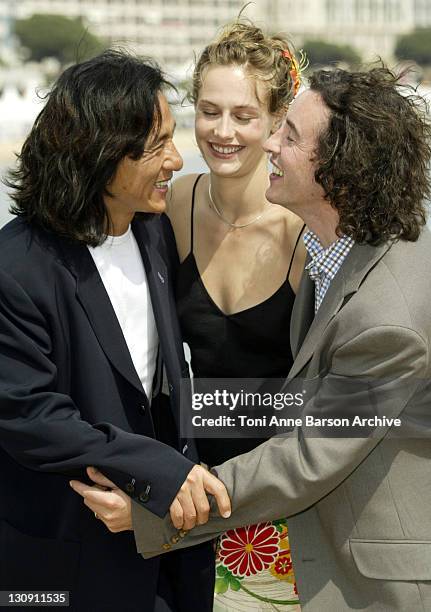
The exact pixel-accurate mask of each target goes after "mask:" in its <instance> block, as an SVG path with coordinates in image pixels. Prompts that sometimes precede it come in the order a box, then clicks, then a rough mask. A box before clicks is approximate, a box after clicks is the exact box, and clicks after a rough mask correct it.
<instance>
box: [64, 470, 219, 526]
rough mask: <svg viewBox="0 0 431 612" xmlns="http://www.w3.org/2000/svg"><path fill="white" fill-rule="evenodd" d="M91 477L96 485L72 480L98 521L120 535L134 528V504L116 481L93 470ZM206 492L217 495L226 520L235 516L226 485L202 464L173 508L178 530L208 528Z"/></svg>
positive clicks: (74, 487)
mask: <svg viewBox="0 0 431 612" xmlns="http://www.w3.org/2000/svg"><path fill="white" fill-rule="evenodd" d="M87 474H88V476H89V477H90V478H91V480H92V481H93V482H95V483H96V484H95V485H94V486H90V485H86V484H84V483H83V482H79V481H78V480H71V481H70V486H71V487H72V489H73V490H74V491H76V493H79V495H81V497H83V499H84V504H85V505H86V506H87V507H88V508H90V510H92V511H93V512H94V514H95V515H96V516H97V518H98V519H100V520H101V521H103V522H104V523H105V525H106V526H107V528H108V529H109V531H112V532H113V533H118V532H120V531H126V530H130V529H133V525H132V503H131V500H130V497H129V496H128V495H126V494H125V493H123V491H122V490H121V489H119V488H118V487H117V486H116V485H115V484H114V483H113V482H111V481H110V480H109V479H108V478H106V476H104V475H103V474H102V473H101V472H99V470H96V469H95V468H93V467H89V468H87ZM206 493H211V494H212V495H214V497H215V499H216V502H217V507H218V510H219V512H220V514H221V516H223V517H224V518H228V517H229V516H230V515H231V505H230V499H229V495H228V493H227V491H226V487H225V486H224V484H223V483H222V482H221V480H219V479H218V478H216V477H215V476H213V474H211V473H210V472H208V470H206V469H205V468H203V467H202V466H200V465H195V466H194V467H193V468H192V469H191V470H190V472H189V474H188V476H187V478H186V480H185V481H184V483H183V484H182V485H181V488H180V490H179V491H178V493H177V495H176V497H175V499H174V501H173V502H172V504H171V507H170V516H171V520H172V522H173V524H174V526H175V527H176V528H177V529H187V530H189V529H193V527H195V525H204V524H205V523H206V522H207V521H208V518H209V511H210V505H209V502H208V498H207V495H206Z"/></svg>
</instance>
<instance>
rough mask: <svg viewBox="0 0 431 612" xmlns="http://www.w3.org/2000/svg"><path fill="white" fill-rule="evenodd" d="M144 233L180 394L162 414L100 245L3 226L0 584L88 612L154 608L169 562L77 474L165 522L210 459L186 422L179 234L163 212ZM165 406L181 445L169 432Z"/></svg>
mask: <svg viewBox="0 0 431 612" xmlns="http://www.w3.org/2000/svg"><path fill="white" fill-rule="evenodd" d="M132 229H133V233H134V235H135V237H136V240H137V243H138V245H139V248H140V251H141V255H142V260H143V263H144V266H145V270H146V273H147V278H148V284H149V289H150V294H151V301H152V305H153V310H154V315H155V320H156V324H157V330H158V334H159V338H160V350H161V355H162V358H163V362H164V364H165V368H166V372H167V378H168V382H169V388H170V401H169V402H168V401H165V402H162V403H159V402H158V401H157V398H156V399H155V401H154V402H153V406H152V409H151V410H150V407H149V402H148V398H147V397H146V395H145V392H144V390H143V388H142V385H141V382H140V380H139V377H138V375H137V373H136V370H135V368H134V366H133V363H132V360H131V357H130V353H129V351H128V348H127V345H126V343H125V340H124V337H123V334H122V331H121V328H120V326H119V324H118V321H117V318H116V316H115V313H114V310H113V308H112V305H111V302H110V300H109V297H108V295H107V293H106V290H105V288H104V285H103V283H102V281H101V278H100V275H99V273H98V271H97V269H96V267H95V265H94V262H93V260H92V257H91V255H90V253H89V251H88V249H87V247H86V246H85V245H82V244H79V243H72V242H68V241H66V240H65V239H62V238H60V237H58V236H56V235H54V234H51V233H49V232H46V231H43V230H41V229H37V228H36V227H34V226H32V225H30V224H28V223H27V222H26V221H24V220H21V219H15V220H13V221H12V222H11V223H9V224H8V225H7V226H6V227H4V228H3V229H2V230H1V231H0V589H2V590H4V589H9V588H20V589H26V590H29V589H36V588H37V589H39V590H40V589H44V588H47V589H68V590H70V591H71V603H72V604H73V609H76V610H79V611H81V610H87V609H88V610H111V609H112V610H114V609H116V610H120V609H122V610H135V609H136V610H152V609H153V604H152V601H153V599H154V594H155V588H156V583H157V579H158V572H159V560H158V559H156V560H151V561H145V560H143V559H142V558H141V557H140V556H139V555H138V554H137V552H136V547H135V544H134V539H133V535H132V532H124V533H121V534H112V533H110V532H108V530H107V529H106V527H105V526H104V525H103V523H102V522H101V521H97V520H96V519H95V518H94V516H93V514H92V513H90V511H89V510H88V508H86V507H85V506H84V504H83V503H82V499H81V497H80V496H78V495H77V494H76V493H74V492H73V491H72V489H71V488H70V487H69V484H68V481H69V479H70V478H71V477H76V478H81V479H83V478H84V477H85V467H86V466H88V465H94V466H97V467H98V468H99V469H100V470H101V471H103V472H104V473H105V474H106V475H107V476H109V477H110V478H111V479H112V480H113V481H115V483H116V484H117V485H118V486H119V487H120V488H121V489H123V490H124V491H126V492H127V493H128V494H129V495H130V496H131V497H132V498H133V499H134V500H135V501H137V502H138V503H140V504H142V505H144V506H145V507H146V508H148V510H150V511H151V512H153V513H154V514H156V515H158V516H160V517H162V516H164V515H165V514H166V513H167V512H168V510H169V506H170V504H171V502H172V500H173V498H174V496H175V494H176V492H177V490H178V489H179V487H180V486H181V484H182V483H183V481H184V480H185V479H186V476H187V474H188V472H189V471H190V469H191V468H192V467H193V462H195V461H197V455H196V451H195V447H194V445H193V442H192V441H190V440H181V439H180V438H179V436H178V434H177V431H178V430H177V429H176V428H175V424H178V422H179V399H180V397H179V385H180V379H181V378H182V377H185V376H187V375H188V370H187V365H186V363H185V360H184V356H183V350H182V341H181V336H180V331H179V327H178V321H177V318H176V313H175V303H174V299H173V291H172V278H173V267H174V266H175V264H176V257H177V256H176V251H175V243H174V239H173V236H172V230H171V228H170V225H169V222H168V220H167V218H166V217H164V216H162V217H159V216H156V215H154V216H153V215H145V216H143V217H141V218H136V219H135V220H134V221H133V223H132ZM157 410H159V414H157V420H158V422H159V423H161V424H162V429H163V423H166V430H168V429H169V433H168V435H167V436H166V439H169V440H170V442H171V443H173V444H174V445H175V446H176V447H177V450H175V449H174V448H172V447H171V446H169V445H168V444H164V443H162V442H161V441H159V440H157V439H156V434H155V426H154V419H153V416H154V415H152V411H153V412H154V411H155V412H157ZM160 411H163V412H160ZM202 559H203V558H202V552H201V553H200V560H199V563H202ZM206 559H207V561H208V564H210V562H211V552H210V548H208V556H207V557H206ZM190 570H192V568H190ZM144 600H145V602H146V603H145V605H144V603H143V602H144Z"/></svg>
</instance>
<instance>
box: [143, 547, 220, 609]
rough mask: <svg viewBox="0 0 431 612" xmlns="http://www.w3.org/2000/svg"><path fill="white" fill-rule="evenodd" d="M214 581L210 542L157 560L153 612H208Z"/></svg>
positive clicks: (212, 551) (168, 554)
mask: <svg viewBox="0 0 431 612" xmlns="http://www.w3.org/2000/svg"><path fill="white" fill-rule="evenodd" d="M214 582H215V552H214V548H213V544H212V542H204V543H203V544H199V545H198V546H194V547H192V548H191V549H185V550H179V551H175V552H172V553H167V554H165V555H163V556H162V558H161V560H160V573H159V582H158V586H157V596H156V603H155V607H154V612H212V609H213V599H214Z"/></svg>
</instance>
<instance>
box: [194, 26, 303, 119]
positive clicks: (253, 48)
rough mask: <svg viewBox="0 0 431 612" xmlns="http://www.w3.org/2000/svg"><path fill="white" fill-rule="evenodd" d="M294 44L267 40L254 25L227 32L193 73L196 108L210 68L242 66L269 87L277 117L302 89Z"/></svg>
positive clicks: (209, 48) (270, 102)
mask: <svg viewBox="0 0 431 612" xmlns="http://www.w3.org/2000/svg"><path fill="white" fill-rule="evenodd" d="M294 57H295V56H294V51H293V46H292V44H291V43H290V42H289V41H288V40H287V39H286V38H284V37H283V36H281V35H276V36H265V34H264V33H263V31H262V30H261V29H260V28H258V27H257V26H255V25H254V24H253V23H252V22H250V21H244V20H241V21H236V22H235V23H233V24H230V25H227V26H225V27H224V28H223V30H222V32H221V33H220V35H219V36H218V37H217V38H216V40H215V41H214V42H212V43H211V44H209V45H208V46H207V47H205V49H204V50H203V51H202V53H201V55H200V57H199V58H198V60H197V62H196V66H195V69H194V72H193V81H192V90H191V92H190V96H189V98H190V100H191V102H193V104H194V105H195V106H196V102H197V100H198V97H199V91H200V89H201V86H202V82H203V78H204V75H205V72H206V70H207V69H208V68H209V67H210V66H230V65H234V66H239V67H241V68H243V69H244V70H245V71H246V72H247V74H248V75H249V76H251V77H253V78H255V79H258V80H259V81H263V82H265V83H266V84H267V85H268V97H267V100H266V102H267V107H268V111H269V113H271V114H273V115H277V114H281V113H283V112H284V111H285V110H286V109H287V107H288V106H289V103H290V102H291V101H292V99H293V97H294V95H295V93H296V89H297V86H298V82H297V78H299V75H298V77H297V78H295V73H294V72H293V76H292V74H291V72H292V71H293V68H294V67H295V64H294V62H295V59H294Z"/></svg>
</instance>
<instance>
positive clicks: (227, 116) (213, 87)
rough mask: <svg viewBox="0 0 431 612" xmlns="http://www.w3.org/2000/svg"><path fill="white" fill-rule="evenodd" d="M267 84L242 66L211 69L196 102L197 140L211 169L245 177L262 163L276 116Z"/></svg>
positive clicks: (204, 79) (219, 172)
mask: <svg viewBox="0 0 431 612" xmlns="http://www.w3.org/2000/svg"><path fill="white" fill-rule="evenodd" d="M265 94H266V91H265V84H264V83H263V82H260V81H256V80H253V79H252V78H251V77H249V76H248V75H247V73H246V72H245V71H244V69H243V68H241V67H240V66H210V67H209V68H208V69H207V70H206V72H205V74H204V76H203V79H202V86H201V89H200V91H199V96H198V99H197V102H196V121H195V131H196V141H197V144H198V146H199V149H200V150H201V153H202V155H203V157H204V159H205V161H206V163H207V164H208V166H209V168H210V170H211V171H212V172H214V173H215V174H217V175H221V176H231V175H235V176H242V175H245V174H248V173H249V172H252V171H253V170H254V169H255V168H256V166H257V165H258V164H259V163H260V162H261V161H262V157H263V155H264V153H263V149H262V146H263V143H264V142H265V140H266V139H267V138H268V136H269V134H270V131H271V126H272V124H273V117H272V116H271V115H270V114H269V112H268V110H267V108H266V95H265Z"/></svg>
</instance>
